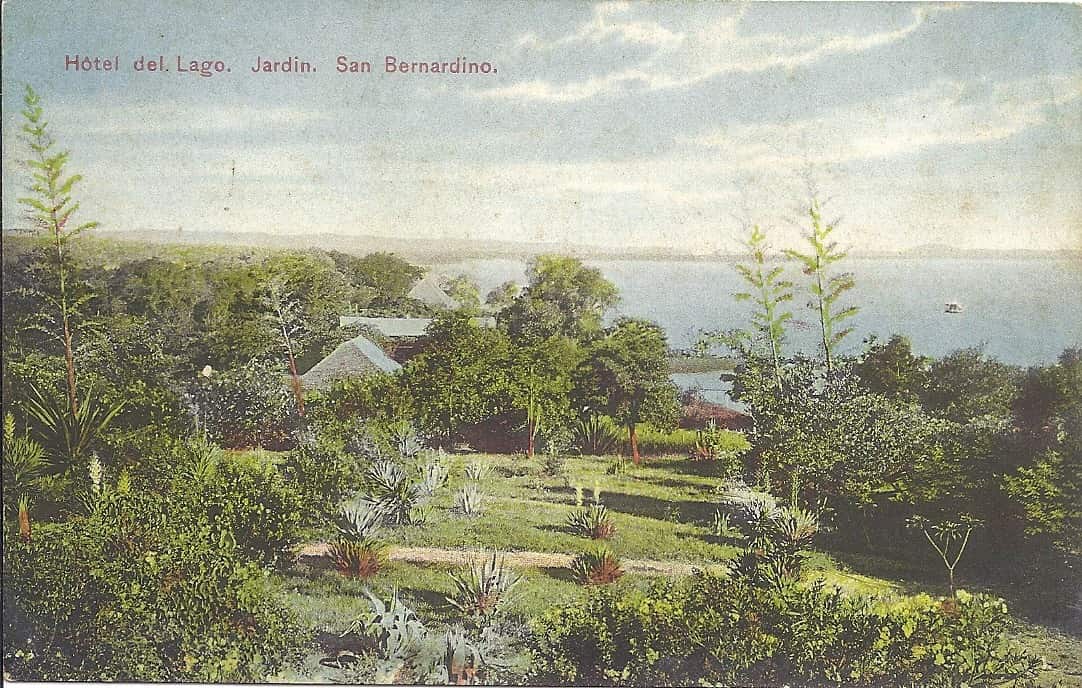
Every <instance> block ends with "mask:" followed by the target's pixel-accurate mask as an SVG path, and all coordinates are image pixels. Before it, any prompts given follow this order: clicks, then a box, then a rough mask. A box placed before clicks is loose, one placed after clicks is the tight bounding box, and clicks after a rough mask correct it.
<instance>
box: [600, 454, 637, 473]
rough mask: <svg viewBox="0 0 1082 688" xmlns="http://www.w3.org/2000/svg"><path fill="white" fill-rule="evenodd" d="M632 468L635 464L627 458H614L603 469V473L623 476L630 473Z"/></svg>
mask: <svg viewBox="0 0 1082 688" xmlns="http://www.w3.org/2000/svg"><path fill="white" fill-rule="evenodd" d="M634 466H635V464H634V463H633V462H632V461H631V459H629V458H628V457H626V456H614V457H613V458H612V460H611V461H609V464H608V466H607V467H606V468H605V472H606V473H608V474H609V475H623V474H624V473H627V472H628V471H630V470H631V469H632V468H633V467H634Z"/></svg>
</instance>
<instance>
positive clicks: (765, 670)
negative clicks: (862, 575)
mask: <svg viewBox="0 0 1082 688" xmlns="http://www.w3.org/2000/svg"><path fill="white" fill-rule="evenodd" d="M1008 623H1009V617H1008V616H1007V613H1006V606H1005V605H1004V604H1003V602H1002V600H998V599H996V598H993V597H989V596H981V595H977V596H973V595H962V594H961V593H960V594H959V597H958V599H953V598H946V599H939V600H936V599H933V598H930V597H928V596H925V595H922V596H918V597H916V598H909V599H907V600H905V601H903V602H901V603H895V604H890V605H887V604H883V603H877V602H875V601H874V600H868V599H864V598H860V597H853V598H850V597H846V596H845V595H843V594H842V593H841V592H840V591H838V590H837V589H835V590H832V591H826V590H825V589H824V588H823V586H822V584H816V585H812V586H807V587H805V586H792V587H788V588H785V589H782V590H776V589H768V588H763V587H757V586H754V585H751V584H749V583H747V582H746V581H731V580H726V579H723V578H720V577H717V576H712V575H702V574H700V575H698V576H696V577H694V578H693V579H690V580H688V581H684V582H668V581H667V582H658V583H655V584H654V585H653V586H652V587H651V588H650V589H648V590H647V591H639V590H630V591H623V592H619V593H618V592H615V591H613V590H612V589H601V590H597V591H594V592H593V593H591V594H590V595H589V596H588V597H587V598H586V600H584V601H582V602H579V603H575V604H571V605H567V606H564V607H558V608H555V609H552V610H549V611H548V612H546V613H545V614H544V615H543V616H541V617H540V618H539V619H538V620H537V622H536V623H535V624H534V631H535V633H534V635H533V637H532V639H531V641H530V643H531V651H532V654H533V656H534V667H535V668H536V670H537V671H538V675H535V676H533V677H531V679H532V680H533V681H535V682H540V683H577V684H587V685H697V684H703V683H707V684H722V685H786V684H788V685H824V684H827V685H840V684H844V685H855V686H885V685H941V686H959V685H1002V684H1007V683H1011V682H1019V683H1024V682H1025V681H1027V680H1030V679H1032V678H1033V677H1034V676H1035V675H1036V672H1037V669H1038V668H1039V666H1040V660H1038V659H1036V658H1034V657H1032V656H1030V655H1028V654H1026V653H1025V652H1024V651H1021V650H1019V649H1018V648H1016V647H1014V646H1012V645H1011V644H1010V643H1009V642H1007V641H1006V640H1005V638H1004V631H1005V630H1006V628H1007V625H1008Z"/></svg>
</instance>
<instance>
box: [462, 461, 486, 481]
mask: <svg viewBox="0 0 1082 688" xmlns="http://www.w3.org/2000/svg"><path fill="white" fill-rule="evenodd" d="M490 475H492V466H489V465H488V464H487V463H484V462H482V461H471V462H470V463H469V465H467V466H466V480H471V481H473V482H475V483H480V482H482V481H484V480H485V479H486V478H488V477H489V476H490Z"/></svg>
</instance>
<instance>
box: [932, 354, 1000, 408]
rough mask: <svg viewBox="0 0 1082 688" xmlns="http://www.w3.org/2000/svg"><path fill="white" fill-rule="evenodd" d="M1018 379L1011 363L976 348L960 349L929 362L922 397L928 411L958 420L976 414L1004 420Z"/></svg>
mask: <svg viewBox="0 0 1082 688" xmlns="http://www.w3.org/2000/svg"><path fill="white" fill-rule="evenodd" d="M1017 381H1018V372H1017V371H1016V370H1015V369H1014V368H1012V367H1011V366H1009V365H1007V364H1005V363H1001V362H1000V361H997V360H995V359H994V358H989V357H987V356H985V355H984V353H983V351H982V350H981V349H979V348H969V349H961V350H959V351H954V352H952V353H950V354H948V355H947V356H944V357H943V358H941V359H939V360H937V361H935V362H934V363H932V366H931V369H930V370H929V374H928V385H927V387H926V388H925V391H924V394H923V398H922V400H923V402H924V406H925V408H927V409H928V410H929V411H930V412H932V413H935V414H937V415H940V416H943V417H944V418H949V419H950V420H953V421H955V422H958V423H965V422H967V421H969V420H971V419H973V418H977V417H979V416H991V417H993V418H998V419H1006V418H1009V417H1010V415H1011V402H1012V401H1013V400H1014V397H1015V395H1016V393H1017V391H1018V389H1017Z"/></svg>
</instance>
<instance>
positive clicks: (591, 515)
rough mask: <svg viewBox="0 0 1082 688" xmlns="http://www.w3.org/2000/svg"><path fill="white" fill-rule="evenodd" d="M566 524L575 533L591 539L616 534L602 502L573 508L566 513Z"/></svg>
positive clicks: (603, 538)
mask: <svg viewBox="0 0 1082 688" xmlns="http://www.w3.org/2000/svg"><path fill="white" fill-rule="evenodd" d="M567 524H568V525H569V526H570V527H571V530H573V531H574V532H575V534H576V535H581V536H582V537H588V538H590V539H592V540H607V539H609V538H611V537H612V536H613V535H615V534H616V526H615V525H614V524H613V522H612V518H611V517H610V516H609V512H608V510H607V509H606V508H605V506H604V505H603V504H594V505H592V506H588V507H583V508H581V509H575V510H574V511H572V512H571V513H570V514H568V515H567Z"/></svg>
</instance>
